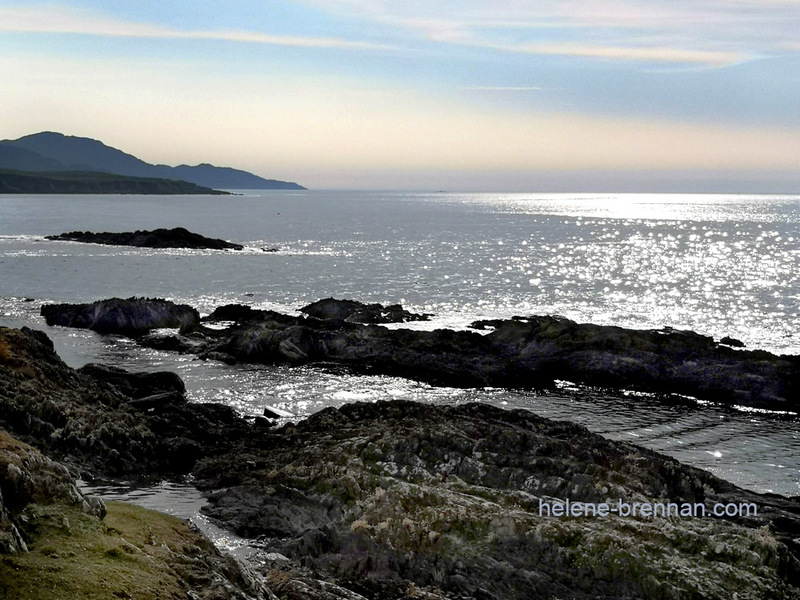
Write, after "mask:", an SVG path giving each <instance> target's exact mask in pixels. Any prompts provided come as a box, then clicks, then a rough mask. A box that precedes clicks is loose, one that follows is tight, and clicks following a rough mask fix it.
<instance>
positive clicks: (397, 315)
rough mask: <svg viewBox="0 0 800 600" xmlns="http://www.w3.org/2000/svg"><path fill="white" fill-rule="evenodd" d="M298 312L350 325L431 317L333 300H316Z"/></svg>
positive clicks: (400, 310)
mask: <svg viewBox="0 0 800 600" xmlns="http://www.w3.org/2000/svg"><path fill="white" fill-rule="evenodd" d="M300 312H301V313H304V314H306V315H308V316H309V317H314V318H315V319H323V320H326V321H348V322H350V323H405V322H407V321H428V320H429V319H430V316H431V315H427V314H422V315H420V314H416V313H412V312H409V311H407V310H405V309H404V308H403V307H402V306H400V305H399V304H392V305H390V306H383V305H381V304H364V303H363V302H357V301H356V300H336V299H335V298H325V299H323V300H317V301H316V302H312V303H311V304H309V305H308V306H304V307H303V308H301V309H300Z"/></svg>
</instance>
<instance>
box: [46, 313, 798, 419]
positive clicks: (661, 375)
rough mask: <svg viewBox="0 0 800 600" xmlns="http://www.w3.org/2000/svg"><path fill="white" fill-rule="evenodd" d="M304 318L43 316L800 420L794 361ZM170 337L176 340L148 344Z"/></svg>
mask: <svg viewBox="0 0 800 600" xmlns="http://www.w3.org/2000/svg"><path fill="white" fill-rule="evenodd" d="M321 303H324V304H321ZM300 311H301V312H304V313H306V314H308V315H309V316H307V317H306V316H293V315H285V314H280V313H276V312H273V311H265V310H257V309H253V308H252V307H248V306H241V305H228V306H224V307H220V308H218V309H217V310H215V311H214V312H213V313H211V315H209V316H208V317H206V318H205V319H202V320H201V319H200V316H199V313H198V312H197V311H196V310H194V309H192V308H191V307H189V306H186V305H175V304H173V303H171V302H168V301H165V300H159V299H152V300H151V299H141V298H131V299H128V300H121V299H118V298H114V299H110V300H103V301H98V302H95V303H92V304H88V305H86V304H74V305H69V304H59V305H45V306H43V307H42V315H43V316H44V317H45V319H46V321H47V324H48V325H62V326H68V327H83V328H89V329H93V330H95V331H101V332H105V333H121V334H124V335H131V336H133V337H136V339H137V340H138V341H139V342H140V343H142V344H144V345H147V346H151V347H154V348H159V349H164V350H175V351H179V352H184V353H190V354H196V355H198V356H200V357H201V358H207V359H213V360H221V361H224V362H226V363H231V364H232V363H235V362H250V363H265V364H277V363H287V364H292V365H309V364H311V365H313V364H331V363H335V364H338V365H343V366H345V367H348V368H350V369H352V370H354V371H358V372H364V373H372V374H385V375H394V376H401V377H408V378H412V379H417V380H420V381H425V382H428V383H432V384H434V385H448V386H454V387H485V386H493V387H507V388H534V389H536V388H538V389H541V388H547V387H551V386H552V385H553V383H554V381H555V380H567V381H572V382H575V383H579V384H583V385H588V386H597V387H603V388H610V389H617V390H620V389H630V390H636V391H644V392H652V393H664V394H684V395H689V396H693V397H696V398H699V399H704V400H711V401H716V402H722V403H727V404H735V405H744V406H751V407H757V408H765V409H770V410H778V411H793V412H797V411H798V410H800V357H798V356H777V355H774V354H770V353H769V352H765V351H762V350H745V349H742V348H741V347H737V346H740V345H741V343H740V342H738V343H737V341H736V340H733V339H731V338H727V337H726V338H723V339H722V340H720V341H715V340H714V339H713V338H711V337H709V336H704V335H700V334H697V333H694V332H692V331H681V330H675V329H671V328H665V329H662V330H634V329H624V328H621V327H613V326H601V325H592V324H587V323H576V322H574V321H571V320H569V319H565V318H562V317H552V316H527V317H513V318H511V319H506V320H494V321H478V322H475V323H473V324H472V325H471V328H472V330H473V331H454V330H446V329H437V330H434V331H418V330H409V329H402V328H400V329H389V328H386V327H382V326H380V325H377V324H376V323H387V322H401V323H402V322H405V321H409V320H423V319H427V318H428V317H429V315H413V314H411V313H409V312H408V311H405V310H404V309H402V307H400V306H399V305H396V306H392V307H382V306H380V305H366V304H361V303H357V302H353V301H351V300H334V299H327V300H325V301H320V302H317V303H314V304H312V305H309V306H307V307H304V308H302V309H300ZM221 321H222V322H226V323H227V326H225V327H224V328H222V329H212V328H210V327H207V326H206V325H207V324H208V323H214V322H217V323H219V322H221ZM177 327H179V328H180V332H179V333H177V334H170V335H167V336H164V335H150V336H148V335H145V334H146V333H147V332H148V331H149V330H152V329H159V328H177Z"/></svg>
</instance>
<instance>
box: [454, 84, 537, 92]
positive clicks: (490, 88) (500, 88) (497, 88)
mask: <svg viewBox="0 0 800 600" xmlns="http://www.w3.org/2000/svg"><path fill="white" fill-rule="evenodd" d="M459 89H462V90H465V91H472V92H541V91H543V90H544V89H546V88H543V87H539V86H535V85H530V86H528V85H517V86H515V85H475V86H468V87H462V88H459Z"/></svg>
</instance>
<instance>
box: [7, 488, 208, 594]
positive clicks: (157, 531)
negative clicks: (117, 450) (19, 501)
mask: <svg viewBox="0 0 800 600" xmlns="http://www.w3.org/2000/svg"><path fill="white" fill-rule="evenodd" d="M26 517H27V519H28V521H29V523H30V525H29V526H28V528H27V529H26V533H28V534H29V544H28V546H29V549H30V552H29V553H27V554H17V555H12V556H3V557H0V598H9V599H10V598H14V599H15V600H56V599H58V600H61V599H64V600H66V599H73V598H81V599H87V600H95V599H97V600H100V599H109V600H112V599H113V600H119V599H120V598H136V599H138V598H153V599H164V600H166V599H172V598H175V599H180V600H185V599H186V597H187V589H188V587H187V584H186V581H187V580H191V579H192V573H191V571H192V570H193V569H196V568H198V564H197V563H199V562H201V561H197V560H196V558H199V557H201V556H203V555H204V554H205V548H206V546H205V544H206V543H205V542H204V541H203V540H202V539H201V538H200V537H199V536H198V535H196V534H195V533H193V532H192V531H190V529H189V527H188V526H187V525H186V524H185V523H184V522H183V521H181V520H179V519H176V518H174V517H170V516H168V515H163V514H161V513H157V512H154V511H149V510H146V509H143V508H140V507H137V506H134V505H131V504H124V503H117V502H110V503H108V515H107V516H106V518H105V520H104V521H100V520H98V519H97V518H94V517H90V516H88V515H85V514H83V513H82V512H80V510H77V509H76V508H73V507H70V506H65V505H63V504H55V505H49V506H41V505H32V506H30V507H29V508H28V509H26Z"/></svg>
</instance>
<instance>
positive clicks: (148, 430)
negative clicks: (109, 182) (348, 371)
mask: <svg viewBox="0 0 800 600" xmlns="http://www.w3.org/2000/svg"><path fill="white" fill-rule="evenodd" d="M228 310H229V312H230V310H231V309H228ZM240 312H242V316H241V317H240V318H239V320H240V321H241V323H240V325H239V326H237V328H242V329H246V326H245V325H244V323H245V322H247V320H246V319H245V317H244V313H245V311H243V310H241V311H240ZM248 314H250V316H252V317H253V318H254V321H252V322H254V323H256V324H257V326H258V328H259V329H261V328H263V327H264V323H265V321H264V319H265V317H264V315H262V314H260V313H258V312H257V313H256V314H255V315H253V314H252V309H251V310H250V313H248ZM118 316H119V315H117V317H118ZM227 316H229V317H230V316H231V315H230V314H228V315H227ZM268 319H269V320H270V321H269V322H270V323H275V322H278V320H279V317H276V316H273V315H270V316H269V317H268ZM280 319H283V320H284V321H283V322H284V323H287V324H288V323H291V325H288V327H298V326H299V325H298V324H297V323H296V321H294V319H296V318H295V317H290V316H286V315H283V316H280ZM306 320H310V319H306ZM316 320H317V321H319V323H320V324H316V327H317V330H318V331H320V332H329V331H334V332H335V331H338V330H340V329H343V330H345V331H348V332H351V331H353V330H354V329H353V328H357V327H364V328H373V327H375V326H374V325H363V326H359V325H356V324H353V323H346V324H343V322H342V321H339V320H337V321H325V320H320V319H316ZM513 324H514V323H513V322H512V325H513ZM522 325H523V326H525V327H527V326H528V325H529V323H527V322H523V323H522ZM198 327H201V326H200V325H199V319H198V324H197V325H195V324H190V325H189V326H187V327H185V328H184V334H185V335H184V336H183V337H184V338H185V340H183V341H185V343H191V344H199V343H201V341H202V340H203V339H204V338H203V337H201V336H206V335H209V336H210V335H211V334H210V333H207V332H205V331H203V330H202V329H197V328H198ZM337 328H338V329H337ZM503 328H504V326H502V325H501V326H500V327H498V328H497V329H495V332H496V331H503ZM237 330H238V329H237ZM209 331H213V330H209ZM387 331H388V330H387ZM449 333H450V334H452V333H454V332H449ZM465 333H469V332H465ZM137 335H139V336H140V337H141V338H142V339H144V338H147V336H146V335H143V334H141V333H140V334H137ZM221 335H222V336H226V335H230V332H228V333H224V332H223V333H222V334H221ZM442 335H443V334H442ZM490 335H491V334H490ZM504 335H508V333H507V332H506V334H504ZM192 336H194V337H192ZM469 336H470V339H471V336H477V337H479V338H481V339H484V338H485V337H486V336H480V335H479V334H477V333H469ZM455 337H458V336H455ZM222 339H225V338H224V337H223V338H222ZM333 339H336V338H333ZM178 341H182V340H180V339H179V340H178ZM213 341H215V342H217V343H218V342H219V338H216V339H214V340H213ZM203 343H207V342H203ZM330 343H332V342H330ZM723 355H725V354H723ZM0 426H2V427H3V428H4V429H5V430H6V431H7V432H9V434H10V435H13V436H14V437H16V438H18V439H19V440H22V442H26V443H29V444H31V445H33V446H35V447H36V448H38V449H39V450H40V451H42V452H44V453H46V454H48V455H50V456H51V457H52V458H53V459H56V460H59V461H62V462H63V463H64V464H66V465H67V468H68V469H69V471H67V470H66V469H65V468H64V467H56V468H57V469H59V472H60V473H61V474H62V475H61V478H62V480H63V481H64V482H65V485H66V487H65V488H62V489H68V490H69V489H71V488H70V487H69V484H68V483H66V482H67V480H68V477H75V476H76V475H78V474H80V475H81V476H82V477H84V478H91V477H92V476H93V475H104V476H118V477H119V476H126V477H131V476H135V475H152V474H159V475H162V476H170V475H175V474H178V473H191V474H192V477H193V478H194V481H195V482H196V483H197V485H198V486H199V487H200V488H201V489H203V490H205V491H206V492H207V494H208V497H209V500H210V504H209V507H208V509H207V513H208V515H209V516H211V517H212V518H214V519H215V520H216V521H217V522H218V523H220V524H221V525H223V526H224V527H227V528H229V529H231V530H232V531H235V532H237V533H239V534H242V535H245V536H248V537H258V538H259V540H260V544H261V545H262V546H263V548H264V550H265V556H266V557H268V558H266V559H265V562H264V563H263V564H262V565H261V566H260V569H259V572H258V573H249V574H247V576H246V577H245V576H244V575H241V573H242V572H241V571H239V573H240V575H236V576H234V574H232V573H233V572H232V571H230V570H228V571H225V570H224V569H223V570H222V571H215V570H214V568H212V567H208V566H207V565H206V563H205V562H203V561H200V562H199V563H195V566H196V567H198V568H201V569H207V570H206V573H207V574H208V573H223V574H224V573H228V575H225V579H224V581H225V585H223V586H222V588H220V589H225V590H227V592H225V593H227V594H228V595H227V596H225V595H218V596H214V595H211V592H209V591H208V589H210V588H207V589H206V591H205V592H203V594H205V593H208V594H209V595H201V594H199V593H198V592H194V593H196V594H198V597H208V598H212V597H213V598H217V597H224V598H228V597H231V598H233V597H242V598H247V597H251V596H252V597H259V598H276V597H277V598H287V599H289V598H292V599H293V598H310V599H312V600H313V599H320V600H322V599H325V600H327V599H331V598H349V599H353V600H358V599H361V598H367V599H373V598H374V599H393V598H428V599H430V600H433V599H437V598H442V599H443V598H452V599H456V598H459V599H466V598H474V599H476V600H477V599H494V598H497V599H498V600H499V599H501V598H502V599H506V598H509V599H515V598H520V599H522V598H532V597H559V598H567V597H568V598H586V599H589V598H598V597H602V598H620V599H622V598H719V599H723V598H730V597H731V592H732V591H736V593H737V594H738V596H737V597H738V598H740V599H745V598H748V599H749V598H752V599H753V600H755V599H761V598H798V597H800V499H798V498H793V499H790V498H783V497H780V496H775V495H762V494H756V493H753V492H748V491H746V490H742V489H740V488H737V487H736V486H734V485H732V484H730V483H728V482H725V481H723V480H721V479H719V478H717V477H714V476H712V475H710V474H709V473H706V472H704V471H701V470H698V469H695V468H691V467H688V466H685V465H682V464H680V463H679V462H677V461H675V460H673V459H670V458H667V457H664V456H662V455H659V454H657V453H655V452H652V451H648V450H645V449H643V448H640V447H637V446H634V445H631V444H625V443H618V442H612V441H609V440H606V439H604V438H602V437H600V436H598V435H596V434H592V433H590V432H589V431H588V430H586V429H585V428H583V427H580V426H577V425H572V424H569V423H560V422H554V421H549V420H547V419H543V418H540V417H537V416H535V415H533V414H531V413H528V412H526V411H505V410H500V409H497V408H493V407H490V406H487V405H481V404H467V405H462V406H431V405H422V404H418V403H413V402H405V401H391V402H381V403H356V404H352V405H347V406H344V407H342V408H341V409H332V408H331V409H326V410H323V411H321V412H319V413H317V414H315V415H313V416H312V417H309V418H308V419H306V420H304V421H300V422H298V423H288V424H285V425H283V426H282V427H274V426H273V427H270V426H269V423H268V422H267V420H266V419H257V420H255V421H252V420H245V419H242V418H240V417H239V416H238V415H237V414H236V413H235V411H233V410H232V409H231V408H229V407H226V406H222V405H215V404H193V403H189V402H186V399H185V397H184V391H183V385H182V382H181V381H180V379H179V378H178V377H177V376H176V375H174V374H165V373H150V374H138V373H128V372H126V371H123V370H121V369H116V368H113V367H109V366H102V365H92V366H87V367H84V368H82V369H78V370H75V369H72V368H70V367H68V366H67V365H65V364H64V363H63V362H62V361H61V360H60V358H59V357H58V356H57V355H56V353H55V351H54V349H53V345H52V343H51V342H50V340H49V339H48V337H47V336H46V335H45V334H43V333H41V332H38V331H34V330H30V329H22V330H14V329H7V328H0ZM22 442H9V444H14V445H16V446H15V447H17V446H18V447H20V448H25V446H24V445H23V444H22ZM18 452H23V451H22V450H19V451H18ZM25 452H28V451H27V450H25ZM41 460H46V459H41ZM48 460H49V459H48ZM47 464H50V463H47ZM0 471H2V469H0ZM6 471H7V472H10V471H8V469H6ZM11 471H13V469H12V470H11ZM0 475H2V473H0ZM17 479H19V478H18V477H17ZM13 489H15V488H11V487H10V484H9V483H8V476H6V479H2V478H0V490H1V491H2V494H3V499H4V503H3V507H4V510H5V511H6V512H4V513H3V519H2V520H0V529H1V530H2V533H3V535H6V538H4V539H16V538H15V537H14V534H13V530H12V527H13V528H15V529H16V531H17V533H18V534H19V538H20V539H21V540H22V541H23V542H25V543H26V544H27V543H28V542H27V541H26V539H25V537H26V536H28V540H31V541H32V543H31V544H30V547H29V548H28V550H29V551H32V552H39V553H40V554H41V552H42V551H43V549H42V546H41V545H39V546H38V547H37V544H36V541H35V540H36V537H35V536H34V535H33V534H31V533H30V532H31V531H32V530H31V528H30V527H28V528H27V529H26V527H24V526H22V524H23V523H24V521H23V519H22V515H23V513H21V512H19V511H17V510H16V509H14V508H13V505H14V500H13V499H14V498H16V497H18V495H17V496H15V495H14V491H13ZM57 495H58V494H57V493H56V492H48V493H47V494H45V497H44V499H40V501H41V502H43V503H45V504H46V503H47V502H49V500H48V497H50V496H52V497H53V498H56V497H57ZM9 499H11V501H9ZM566 500H570V501H571V502H585V503H601V502H608V503H609V504H612V505H613V504H614V503H618V502H626V503H633V502H638V503H640V504H647V503H651V504H655V503H676V504H679V505H682V504H684V503H688V504H693V505H694V504H702V505H703V506H707V507H709V510H710V507H712V506H714V505H716V504H724V505H726V506H727V505H731V504H735V505H740V504H747V505H755V506H756V507H757V514H756V515H753V514H751V515H749V516H732V517H726V518H713V517H710V516H706V517H675V516H671V517H660V516H657V517H641V518H632V517H628V518H626V517H621V516H618V515H614V516H610V517H608V518H590V517H574V518H565V517H555V516H547V515H542V514H540V511H541V503H542V502H550V503H552V502H556V503H557V502H563V501H566ZM83 501H85V502H86V503H87V505H88V506H89V507H90V509H91V506H92V504H91V503H90V501H89V500H81V502H79V503H77V504H76V506H80V505H82V502H83ZM9 507H11V508H9ZM15 511H16V512H15ZM30 514H33V513H30ZM65 514H66V513H65ZM69 514H70V515H73V514H75V513H69ZM26 518H29V519H30V518H32V517H26ZM74 518H77V517H74ZM92 518H93V519H99V515H95V516H92ZM143 518H144V517H143ZM70 522H72V521H70ZM29 523H30V521H29ZM26 532H27V533H26ZM17 545H18V546H19V544H18V543H17ZM141 545H142V547H144V546H145V545H146V544H144V542H143V543H142V544H141ZM17 550H22V549H21V547H18V548H17ZM6 551H8V548H6ZM133 552H134V553H136V551H133ZM18 554H19V553H18ZM5 556H10V555H9V554H8V553H6V555H5ZM15 556H16V555H15ZM46 558H47V556H46V554H45V555H43V557H41V560H45V559H46ZM72 558H74V557H72ZM50 559H51V560H52V561H53V562H52V563H51V564H52V566H53V567H55V568H57V567H58V565H61V564H63V562H62V561H64V560H66V561H67V562H69V560H70V558H68V557H50ZM215 560H216V559H215ZM0 562H3V564H5V565H7V564H9V563H8V559H7V558H2V557H0ZM211 562H212V563H214V564H219V563H215V562H214V561H211ZM198 565H199V566H198ZM204 565H205V566H204ZM220 568H221V567H220ZM0 572H2V571H0ZM179 572H180V571H179ZM195 576H196V575H195ZM187 577H189V576H188V575H187ZM237 577H238V579H237ZM211 580H214V581H216V582H217V584H219V583H220V581H222V580H220V579H219V578H216V576H214V577H210V576H209V579H207V582H210V581H211ZM0 581H2V579H1V578H0ZM208 585H209V586H212V584H211V583H208ZM215 585H216V584H215ZM226 586H227V587H226ZM212 587H213V586H212ZM218 587H219V586H218ZM237 594H238V595H237ZM97 597H105V596H97Z"/></svg>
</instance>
